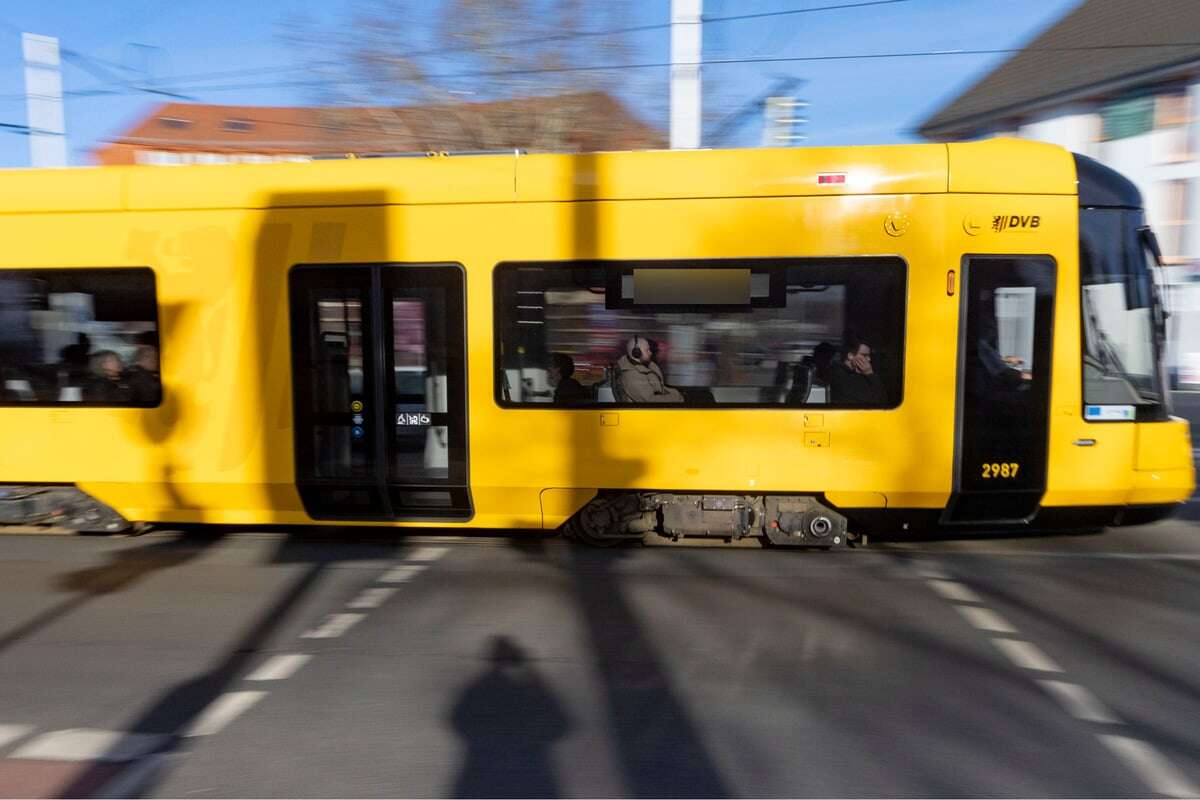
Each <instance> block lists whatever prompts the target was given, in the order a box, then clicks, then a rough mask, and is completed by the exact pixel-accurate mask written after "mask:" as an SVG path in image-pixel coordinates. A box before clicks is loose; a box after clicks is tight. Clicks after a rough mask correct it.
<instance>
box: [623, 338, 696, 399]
mask: <svg viewBox="0 0 1200 800" xmlns="http://www.w3.org/2000/svg"><path fill="white" fill-rule="evenodd" d="M654 355H655V347H654V343H653V342H651V341H650V340H649V339H647V338H646V337H644V336H635V337H633V338H632V339H630V340H629V341H628V342H626V343H625V353H624V355H622V356H621V358H620V359H619V360H618V361H617V378H618V380H620V381H621V388H622V389H623V390H624V391H625V394H626V395H628V396H629V399H630V400H631V401H633V402H635V403H682V402H683V395H682V394H680V392H679V390H678V389H676V388H674V387H672V386H667V384H666V382H665V381H664V380H663V373H662V368H661V367H659V366H658V364H656V363H655V361H654Z"/></svg>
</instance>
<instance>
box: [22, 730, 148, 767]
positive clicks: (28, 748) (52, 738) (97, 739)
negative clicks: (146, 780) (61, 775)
mask: <svg viewBox="0 0 1200 800" xmlns="http://www.w3.org/2000/svg"><path fill="white" fill-rule="evenodd" d="M166 738H167V737H165V736H160V735H158V734H153V733H125V732H124V731H102V730H96V729H95V728H67V729H66V730H61V731H51V732H50V733H43V734H42V735H41V736H38V737H37V738H35V739H33V740H31V741H29V742H27V743H25V744H24V745H22V746H21V747H19V748H17V749H16V750H15V751H13V753H12V755H10V756H9V758H29V759H38V760H42V761H46V760H50V761H132V760H133V759H135V758H137V757H138V756H142V755H145V754H146V753H149V752H150V751H151V750H153V749H155V748H156V747H158V746H159V745H160V744H161V743H162V742H163V741H165V740H166Z"/></svg>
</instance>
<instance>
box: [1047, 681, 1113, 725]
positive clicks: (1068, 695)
mask: <svg viewBox="0 0 1200 800" xmlns="http://www.w3.org/2000/svg"><path fill="white" fill-rule="evenodd" d="M1038 683H1039V684H1040V685H1041V687H1042V688H1043V689H1045V690H1046V691H1047V692H1049V693H1050V694H1051V695H1053V697H1054V699H1055V700H1057V701H1058V702H1059V704H1060V705H1062V706H1063V707H1064V708H1065V709H1067V713H1069V714H1070V715H1071V716H1072V717H1075V719H1081V720H1083V721H1085V722H1099V723H1100V724H1102V725H1119V724H1121V721H1120V720H1118V719H1117V718H1116V717H1115V716H1113V714H1112V712H1110V711H1109V710H1108V709H1107V708H1105V707H1104V703H1101V702H1100V698H1098V697H1096V695H1094V694H1092V693H1091V692H1089V691H1088V690H1087V689H1085V688H1083V687H1082V686H1080V685H1079V684H1077V683H1067V682H1066V681H1052V680H1045V679H1042V680H1039V681H1038Z"/></svg>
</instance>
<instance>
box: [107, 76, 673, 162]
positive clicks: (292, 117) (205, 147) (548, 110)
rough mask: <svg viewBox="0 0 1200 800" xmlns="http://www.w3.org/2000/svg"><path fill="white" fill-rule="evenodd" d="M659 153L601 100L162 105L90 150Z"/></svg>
mask: <svg viewBox="0 0 1200 800" xmlns="http://www.w3.org/2000/svg"><path fill="white" fill-rule="evenodd" d="M664 146H665V138H664V136H663V134H662V133H661V132H660V131H658V130H656V129H655V128H652V127H651V126H649V125H647V124H646V123H644V122H642V121H641V120H639V119H637V118H636V117H635V116H633V114H632V113H630V112H629V110H628V109H627V108H626V107H625V106H624V105H623V104H622V103H621V102H620V101H619V100H617V99H616V98H615V97H613V96H611V95H609V94H607V93H604V92H587V93H581V94H567V95H557V96H552V97H529V98H519V99H514V100H501V101H494V102H487V103H462V104H454V105H451V104H447V105H422V106H398V107H392V106H366V107H342V106H326V107H303V106H299V107H284V106H225V105H202V104H191V103H164V104H162V105H161V106H159V107H157V108H155V109H154V111H153V112H151V113H150V114H148V115H147V116H146V117H144V118H143V119H142V120H141V121H139V122H138V123H136V124H135V125H133V126H132V127H130V128H129V129H128V130H126V131H125V132H124V133H122V134H120V135H119V136H116V137H114V138H113V139H112V140H110V141H109V142H107V143H105V144H104V145H102V146H100V147H98V148H96V149H95V150H94V151H93V153H94V155H95V156H96V158H97V160H99V161H100V162H101V163H112V162H113V160H114V159H113V156H114V155H115V154H116V152H117V151H118V150H129V149H137V150H166V151H174V152H197V153H227V154H228V153H264V154H295V155H342V154H346V153H356V154H362V153H393V152H424V151H431V150H451V151H469V150H500V149H511V148H522V149H529V150H539V149H540V150H575V151H597V150H629V149H652V148H659V147H664Z"/></svg>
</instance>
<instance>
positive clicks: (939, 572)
mask: <svg viewBox="0 0 1200 800" xmlns="http://www.w3.org/2000/svg"><path fill="white" fill-rule="evenodd" d="M910 569H911V570H912V574H913V575H916V576H917V577H918V578H930V579H932V580H937V581H948V580H953V579H952V578H951V577H950V575H949V573H947V572H946V570H944V569H942V568H941V567H939V566H938V565H937V564H913V565H912V566H911V567H910Z"/></svg>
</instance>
